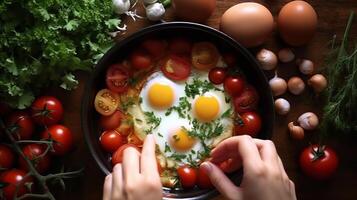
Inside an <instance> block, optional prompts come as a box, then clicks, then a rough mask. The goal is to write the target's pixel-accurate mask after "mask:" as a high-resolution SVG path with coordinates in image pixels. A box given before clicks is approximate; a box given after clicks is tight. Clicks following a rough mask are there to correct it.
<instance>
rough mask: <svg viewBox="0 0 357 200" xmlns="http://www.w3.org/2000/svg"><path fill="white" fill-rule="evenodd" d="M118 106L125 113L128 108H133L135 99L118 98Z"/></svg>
mask: <svg viewBox="0 0 357 200" xmlns="http://www.w3.org/2000/svg"><path fill="white" fill-rule="evenodd" d="M120 103H121V104H120V105H121V109H122V110H123V111H127V110H128V108H130V107H131V106H133V105H134V104H135V97H125V98H122V97H121V98H120Z"/></svg>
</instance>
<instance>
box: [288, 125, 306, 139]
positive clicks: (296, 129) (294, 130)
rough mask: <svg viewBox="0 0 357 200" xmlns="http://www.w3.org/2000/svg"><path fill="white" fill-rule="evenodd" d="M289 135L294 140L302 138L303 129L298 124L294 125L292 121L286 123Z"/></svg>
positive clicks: (303, 134) (303, 135)
mask: <svg viewBox="0 0 357 200" xmlns="http://www.w3.org/2000/svg"><path fill="white" fill-rule="evenodd" d="M288 129H289V133H290V136H291V137H292V138H293V139H295V140H302V139H304V137H305V131H304V129H303V128H301V127H300V126H296V125H294V122H290V123H289V124H288Z"/></svg>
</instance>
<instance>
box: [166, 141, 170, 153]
mask: <svg viewBox="0 0 357 200" xmlns="http://www.w3.org/2000/svg"><path fill="white" fill-rule="evenodd" d="M166 152H171V148H170V146H169V145H167V142H165V153H166Z"/></svg>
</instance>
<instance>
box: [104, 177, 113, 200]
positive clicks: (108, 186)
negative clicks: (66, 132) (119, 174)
mask: <svg viewBox="0 0 357 200" xmlns="http://www.w3.org/2000/svg"><path fill="white" fill-rule="evenodd" d="M111 193H112V174H109V175H108V176H106V177H105V180H104V186H103V200H111Z"/></svg>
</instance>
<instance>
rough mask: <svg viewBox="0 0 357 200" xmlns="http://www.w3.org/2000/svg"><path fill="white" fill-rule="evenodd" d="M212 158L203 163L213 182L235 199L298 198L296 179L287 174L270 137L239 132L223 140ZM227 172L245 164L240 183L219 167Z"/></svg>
mask: <svg viewBox="0 0 357 200" xmlns="http://www.w3.org/2000/svg"><path fill="white" fill-rule="evenodd" d="M211 157H212V158H211V160H210V161H208V162H204V163H203V164H202V167H204V168H205V170H206V171H207V172H208V173H207V174H208V175H209V177H210V179H211V181H212V184H213V185H214V186H215V187H216V188H217V190H219V191H220V192H221V194H222V195H224V196H225V197H226V198H228V199H232V200H233V199H234V200H243V199H246V200H248V199H249V200H296V195H295V186H294V183H293V182H292V181H291V180H290V179H289V177H288V176H287V174H286V172H285V170H284V166H283V164H282V162H281V159H280V158H279V156H278V154H277V152H276V149H275V146H274V143H273V142H272V141H270V140H258V139H253V138H251V137H250V136H236V137H232V138H229V139H227V140H225V141H223V142H222V143H220V144H219V145H218V146H217V147H216V148H215V149H214V150H213V151H212V152H211ZM213 163H215V164H216V165H219V166H220V167H221V168H224V170H225V171H226V172H231V171H234V170H237V169H238V168H240V167H243V180H242V183H241V185H240V186H239V187H237V186H236V185H234V184H233V183H232V182H231V181H230V179H229V178H228V177H227V176H226V175H225V174H224V173H223V172H222V170H221V169H220V168H219V167H217V166H216V165H215V164H213Z"/></svg>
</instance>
